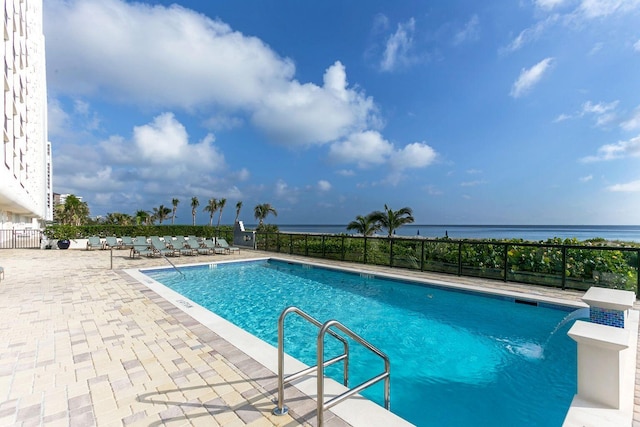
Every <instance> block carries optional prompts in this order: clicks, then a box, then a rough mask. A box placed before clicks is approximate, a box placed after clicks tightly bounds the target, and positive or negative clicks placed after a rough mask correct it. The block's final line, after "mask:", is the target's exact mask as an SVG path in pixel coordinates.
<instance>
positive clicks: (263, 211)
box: [253, 203, 278, 227]
mask: <svg viewBox="0 0 640 427" xmlns="http://www.w3.org/2000/svg"><path fill="white" fill-rule="evenodd" d="M270 213H272V214H273V216H278V212H277V211H276V209H275V208H274V207H273V206H271V204H270V203H263V204H261V205H257V206H256V207H255V208H254V209H253V216H254V217H255V218H256V219H257V220H258V227H260V226H261V225H262V224H264V219H265V218H266V217H267V215H269V214H270Z"/></svg>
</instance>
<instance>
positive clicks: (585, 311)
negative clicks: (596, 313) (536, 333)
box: [544, 307, 591, 347]
mask: <svg viewBox="0 0 640 427" xmlns="http://www.w3.org/2000/svg"><path fill="white" fill-rule="evenodd" d="M590 311H591V310H590V309H589V307H584V308H579V309H577V310H574V311H572V312H571V313H569V314H567V315H566V316H565V317H564V319H562V320H561V321H560V322H559V323H558V324H557V325H556V327H555V328H553V331H551V333H550V334H549V338H547V341H546V342H545V343H544V347H546V346H547V344H548V343H549V341H551V338H553V336H554V335H555V334H556V333H557V332H558V331H559V330H560V329H562V327H563V326H565V325H566V324H567V323H569V322H572V321H574V320H578V319H584V318H587V319H588V318H589V314H590Z"/></svg>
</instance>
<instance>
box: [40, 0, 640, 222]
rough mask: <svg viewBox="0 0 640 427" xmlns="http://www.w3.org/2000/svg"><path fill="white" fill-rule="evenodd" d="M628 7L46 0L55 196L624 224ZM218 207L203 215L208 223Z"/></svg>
mask: <svg viewBox="0 0 640 427" xmlns="http://www.w3.org/2000/svg"><path fill="white" fill-rule="evenodd" d="M638 22H640V0H520V1H513V0H495V1H490V2H477V1H470V0H466V1H462V0H448V1H443V0H440V1H431V2H425V1H419V0H398V1H382V0H366V1H365V0H353V1H344V0H322V1H316V0H309V1H298V0H235V1H196V0H180V1H177V2H170V1H144V2H131V1H124V0H45V1H44V34H45V42H46V61H47V92H48V133H49V140H50V141H51V143H52V150H53V189H54V192H56V193H62V194H67V193H69V194H75V195H77V196H80V197H82V198H83V200H84V201H85V202H87V203H88V205H89V208H90V211H91V215H92V216H105V215H106V214H108V213H116V212H121V213H127V214H130V215H133V214H135V212H136V211H138V210H146V211H152V210H153V208H156V207H159V206H160V205H164V206H165V207H169V208H171V207H172V199H178V200H179V205H178V210H177V218H176V223H180V224H190V223H191V222H192V217H191V199H192V197H197V198H198V200H199V201H200V207H199V208H198V216H197V223H198V224H206V223H208V221H209V214H207V213H206V212H203V208H204V206H206V205H207V201H208V200H209V199H211V198H216V199H222V198H224V199H226V205H225V208H224V210H223V214H222V221H221V223H222V224H231V223H232V222H233V220H234V218H235V206H236V203H237V202H239V201H241V202H242V206H243V207H242V210H241V213H240V220H243V221H244V222H245V223H247V224H253V223H255V222H256V221H255V219H254V215H253V212H254V207H255V206H256V205H258V204H262V203H270V204H271V205H272V206H273V207H274V208H275V209H276V211H277V214H278V215H277V217H273V216H269V217H268V218H267V221H266V222H267V223H273V224H346V223H348V222H350V221H352V220H354V219H355V218H356V216H357V215H366V214H368V213H370V212H372V211H374V210H382V209H383V208H384V205H385V204H386V205H388V206H389V207H390V208H391V209H394V210H397V209H400V208H402V207H410V208H411V209H412V210H413V216H414V218H415V223H416V224H506V225H512V224H531V225H547V224H549V225H553V224H563V225H597V224H606V225H609V224H611V225H617V224H619V225H635V224H640V25H638ZM217 216H218V214H216V215H215V217H214V223H215V222H217Z"/></svg>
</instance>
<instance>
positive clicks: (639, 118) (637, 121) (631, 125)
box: [620, 107, 640, 131]
mask: <svg viewBox="0 0 640 427" xmlns="http://www.w3.org/2000/svg"><path fill="white" fill-rule="evenodd" d="M620 126H621V127H622V128H623V129H624V130H626V131H634V130H638V129H640V107H637V108H636V109H635V111H634V112H633V115H632V116H631V118H629V120H626V121H624V122H622V123H621V124H620Z"/></svg>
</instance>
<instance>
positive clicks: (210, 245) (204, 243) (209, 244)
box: [201, 239, 230, 255]
mask: <svg viewBox="0 0 640 427" xmlns="http://www.w3.org/2000/svg"><path fill="white" fill-rule="evenodd" d="M201 243H202V246H204V247H205V248H207V249H209V250H210V251H211V253H214V254H220V255H227V254H229V253H230V252H229V251H227V250H226V249H224V248H221V247H220V246H217V245H216V244H215V242H214V241H213V240H207V239H204V240H203V241H202V242H201Z"/></svg>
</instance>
